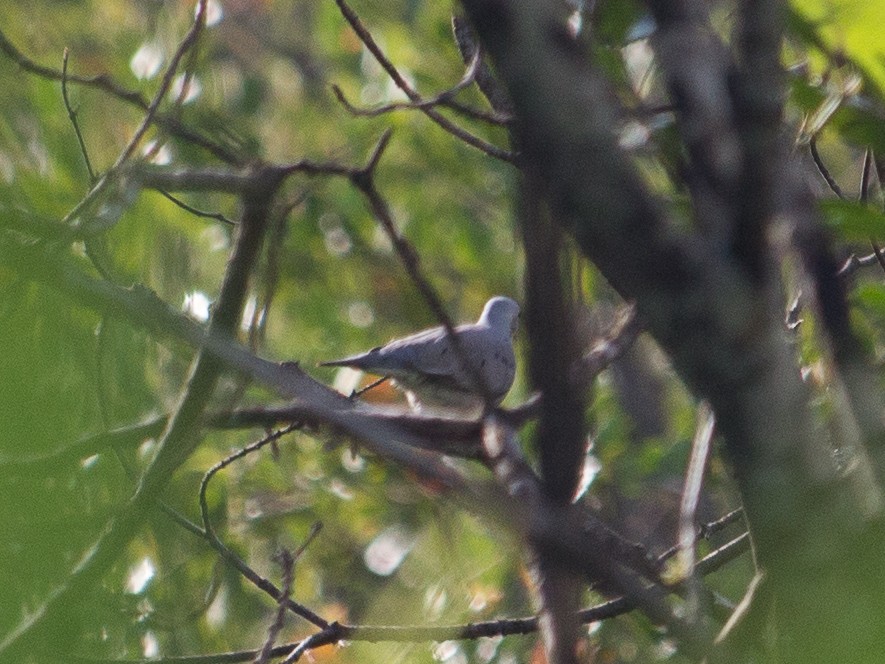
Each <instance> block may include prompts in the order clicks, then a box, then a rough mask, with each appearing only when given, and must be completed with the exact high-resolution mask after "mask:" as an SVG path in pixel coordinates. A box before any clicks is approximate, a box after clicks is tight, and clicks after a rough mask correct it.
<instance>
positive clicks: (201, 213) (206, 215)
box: [157, 189, 237, 226]
mask: <svg viewBox="0 0 885 664" xmlns="http://www.w3.org/2000/svg"><path fill="white" fill-rule="evenodd" d="M157 191H158V192H159V193H160V195H161V196H163V197H164V198H167V199H169V200H170V201H172V202H173V203H175V205H177V206H178V207H180V208H181V209H182V210H184V211H185V212H190V213H191V214H192V215H194V216H195V217H201V218H203V219H215V220H216V221H220V222H221V223H223V224H227V225H228V226H236V225H237V222H235V221H233V220H232V219H228V218H227V217H225V216H224V215H223V214H221V213H220V212H206V211H205V210H200V209H198V208H195V207H193V206H192V205H188V204H187V203H185V202H184V201H183V200H181V199H180V198H177V197H176V196H173V195H172V194H170V193H169V192H168V191H163V190H162V189H158V190H157Z"/></svg>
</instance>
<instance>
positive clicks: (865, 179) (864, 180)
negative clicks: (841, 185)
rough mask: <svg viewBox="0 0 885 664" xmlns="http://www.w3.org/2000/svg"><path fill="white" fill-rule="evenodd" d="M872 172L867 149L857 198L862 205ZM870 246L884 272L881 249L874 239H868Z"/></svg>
mask: <svg viewBox="0 0 885 664" xmlns="http://www.w3.org/2000/svg"><path fill="white" fill-rule="evenodd" d="M872 170H873V151H872V150H870V149H869V148H867V149H866V151H865V152H864V156H863V169H862V170H861V175H860V195H859V196H858V199H859V201H860V203H862V204H864V203H866V202H867V200H868V199H869V196H870V172H871V171H872ZM870 246H871V247H872V248H873V255H874V256H875V257H876V262H877V263H879V266H880V267H881V268H882V270H883V271H885V256H883V255H882V249H881V247H879V243H878V242H877V241H876V238H874V237H871V238H870Z"/></svg>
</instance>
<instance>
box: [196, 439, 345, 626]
mask: <svg viewBox="0 0 885 664" xmlns="http://www.w3.org/2000/svg"><path fill="white" fill-rule="evenodd" d="M302 426H303V425H302V424H301V423H300V422H296V423H293V424H290V425H289V426H287V427H284V428H283V429H279V430H278V431H275V432H273V433H271V434H268V435H267V436H265V437H264V438H262V439H260V440H258V441H256V442H254V443H252V444H250V445H247V446H246V447H244V448H242V449H239V450H237V451H236V452H234V453H233V454H230V455H229V456H226V457H225V458H224V459H222V460H221V461H219V462H218V463H216V464H215V465H214V466H212V468H210V469H209V470H208V471H207V472H206V474H205V475H203V480H202V481H201V482H200V492H199V500H200V517H201V519H202V521H203V529H204V531H205V533H206V538H207V539H208V540H209V541H210V543H211V544H212V546H213V548H215V549H216V550H217V551H218V552H219V553H220V554H221V555H222V556H223V557H224V558H225V559H226V560H227V561H228V562H230V563H231V564H232V565H233V566H234V567H236V568H237V570H238V571H239V572H240V573H241V574H242V575H243V576H245V577H246V578H247V579H248V580H249V581H250V582H251V583H252V584H253V585H255V586H256V587H257V588H260V589H261V590H263V591H264V592H266V593H267V594H269V595H270V596H271V597H273V598H274V599H275V600H277V601H278V602H284V603H285V605H286V608H287V609H289V610H290V611H292V613H294V614H296V615H299V616H301V617H302V618H304V619H305V620H308V621H309V622H311V623H313V624H314V625H316V626H317V627H320V628H321V629H325V628H326V627H328V626H329V623H328V621H326V620H324V619H323V618H322V617H321V616H319V615H317V614H316V613H314V612H313V611H311V610H310V609H308V608H307V607H306V606H303V605H302V604H298V603H297V602H294V601H293V600H291V599H289V598H288V597H284V596H283V593H282V590H281V589H279V588H277V587H276V586H275V585H274V584H273V583H272V582H271V581H269V580H268V579H265V578H264V577H262V576H260V575H259V574H258V573H257V572H256V571H255V570H253V569H252V568H251V567H249V566H248V565H247V564H246V563H245V562H243V561H242V560H241V559H240V558H239V556H237V555H236V554H234V553H233V551H231V550H230V549H229V548H228V547H227V545H226V544H225V543H224V542H222V541H221V539H220V538H219V537H218V534H217V533H216V532H215V528H214V527H213V526H212V520H211V518H210V516H209V503H208V501H207V500H206V490H207V489H208V487H209V482H210V481H211V480H212V478H213V477H214V476H215V475H216V473H218V472H219V471H221V470H223V469H225V468H227V467H228V466H229V465H230V464H232V463H234V462H235V461H238V460H239V459H242V458H244V457H246V456H248V455H249V454H251V453H253V452H257V451H258V450H260V449H261V448H262V447H265V446H267V445H269V444H271V443H274V442H276V441H278V440H279V439H280V438H282V437H283V436H285V435H286V434H288V433H291V432H292V431H296V430H298V429H300V428H301V427H302Z"/></svg>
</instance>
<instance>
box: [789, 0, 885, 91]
mask: <svg viewBox="0 0 885 664" xmlns="http://www.w3.org/2000/svg"><path fill="white" fill-rule="evenodd" d="M790 4H791V6H792V7H793V9H794V10H796V12H797V14H798V17H799V18H800V20H801V19H802V18H804V19H805V20H806V21H807V22H808V23H809V24H810V25H811V27H812V29H813V30H814V33H815V36H816V37H817V38H818V39H819V41H820V44H821V46H823V47H824V48H826V49H827V50H828V51H830V52H831V53H842V54H844V55H845V56H847V57H848V59H850V60H851V61H852V62H853V63H854V64H855V65H857V66H858V67H859V68H860V69H861V70H862V71H863V72H864V74H865V78H866V79H867V82H868V83H870V84H872V85H873V86H875V87H876V88H877V93H878V95H879V97H880V98H881V97H882V91H883V90H885V40H883V39H882V26H883V25H885V1H883V0H792V2H791V3H790Z"/></svg>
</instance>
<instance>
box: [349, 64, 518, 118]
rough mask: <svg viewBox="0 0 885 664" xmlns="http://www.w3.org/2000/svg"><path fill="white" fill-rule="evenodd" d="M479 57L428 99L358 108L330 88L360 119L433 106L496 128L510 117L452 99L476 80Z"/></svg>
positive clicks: (351, 112)
mask: <svg viewBox="0 0 885 664" xmlns="http://www.w3.org/2000/svg"><path fill="white" fill-rule="evenodd" d="M479 57H480V52H479V51H477V52H476V53H475V54H474V56H473V58H472V59H471V61H470V62H469V63H468V66H467V71H466V72H465V73H464V76H463V78H462V79H461V80H460V81H459V82H458V83H456V84H455V85H454V86H453V87H451V88H449V89H448V90H444V91H443V92H440V93H439V94H438V95H435V96H433V97H431V98H429V99H424V98H419V99H418V100H417V101H406V102H393V103H390V104H384V105H382V106H376V107H375V108H359V107H357V106H354V105H353V104H351V103H350V102H349V101H348V100H347V97H345V96H344V92H343V91H342V90H341V88H340V87H338V86H337V85H333V86H332V92H333V93H334V95H335V97H336V98H337V99H338V101H339V102H340V103H341V105H342V106H344V108H345V109H346V110H347V112H348V113H350V114H351V115H356V116H361V117H370V118H372V117H377V116H379V115H384V114H385V113H390V112H392V111H399V110H419V111H423V110H425V109H427V108H432V107H434V106H445V107H446V108H450V109H451V110H453V111H455V112H456V113H459V114H461V115H463V116H466V117H469V118H472V119H474V120H481V121H483V122H488V123H489V124H494V125H497V126H501V125H505V124H507V123H508V122H510V121H511V120H512V117H510V116H508V115H505V114H502V113H495V112H492V113H489V112H487V111H481V110H479V109H475V108H471V107H470V106H465V105H464V104H459V103H458V102H456V101H455V100H454V99H453V97H454V96H455V95H456V94H458V92H460V91H461V90H463V89H465V88H467V87H468V86H470V85H472V84H473V83H474V81H475V80H476V73H477V70H478V67H479Z"/></svg>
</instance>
